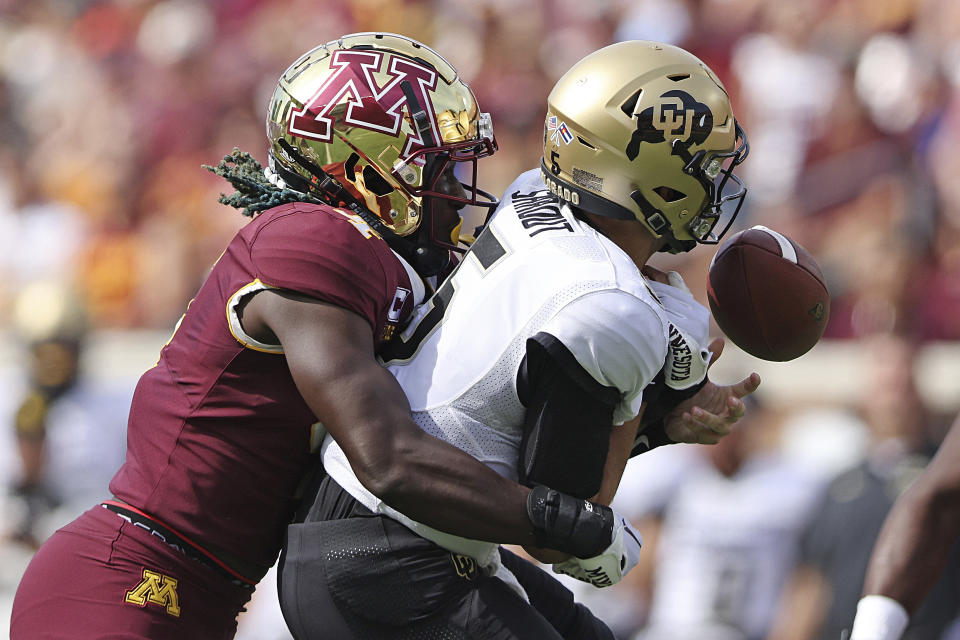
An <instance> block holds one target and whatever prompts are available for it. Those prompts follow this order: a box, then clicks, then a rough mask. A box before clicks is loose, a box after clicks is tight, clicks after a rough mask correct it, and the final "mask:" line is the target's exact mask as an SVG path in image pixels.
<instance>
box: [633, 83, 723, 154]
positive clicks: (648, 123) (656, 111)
mask: <svg viewBox="0 0 960 640" xmlns="http://www.w3.org/2000/svg"><path fill="white" fill-rule="evenodd" d="M637 97H639V96H637ZM634 115H635V116H636V117H637V130H636V131H634V132H633V135H632V136H631V137H630V143H629V144H627V157H628V158H630V159H631V160H634V159H636V157H637V154H638V153H640V145H641V144H642V143H644V142H647V143H651V144H655V143H658V142H665V141H666V139H667V136H670V138H671V139H672V140H680V141H681V142H683V143H684V144H685V145H686V146H692V145H697V144H700V143H702V142H703V141H704V140H706V139H707V137H708V136H709V135H710V132H711V131H712V130H713V114H712V113H711V112H710V107H708V106H707V105H705V104H703V103H702V102H697V101H696V100H695V99H694V98H693V96H691V95H690V94H689V93H687V92H686V91H679V90H677V89H674V90H672V91H667V92H666V93H664V94H663V95H661V96H660V102H659V103H658V104H656V105H654V106H652V107H647V108H646V109H644V110H643V111H641V112H640V113H637V114H634Z"/></svg>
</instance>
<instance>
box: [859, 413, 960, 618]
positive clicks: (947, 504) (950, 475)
mask: <svg viewBox="0 0 960 640" xmlns="http://www.w3.org/2000/svg"><path fill="white" fill-rule="evenodd" d="M958 536H960V418H958V419H957V421H955V422H954V424H953V426H952V427H951V429H950V432H949V433H948V434H947V437H946V438H945V439H944V441H943V443H942V444H941V445H940V449H939V451H938V452H937V455H936V456H934V458H933V461H932V462H931V463H930V465H929V466H928V467H927V469H926V470H925V471H924V472H923V474H921V476H920V477H919V478H918V479H917V480H916V482H915V483H914V484H913V486H912V487H910V488H909V489H908V490H907V491H906V492H905V493H904V494H903V495H902V496H900V498H899V499H898V500H897V502H896V503H895V504H894V506H893V509H892V510H891V511H890V514H889V515H888V516H887V519H886V521H885V523H884V525H883V528H882V529H881V531H880V536H879V538H878V539H877V542H876V545H875V546H874V549H873V555H872V556H871V558H870V565H869V567H868V570H867V577H866V581H865V583H864V594H880V595H885V596H888V597H890V598H893V599H894V600H896V601H897V602H899V603H900V604H902V605H903V606H904V608H905V609H906V610H907V611H908V612H909V613H913V612H914V611H916V609H917V607H918V606H919V605H920V603H921V602H922V601H923V599H924V598H925V597H926V595H927V594H928V593H929V592H930V589H931V588H933V585H934V584H935V583H936V581H937V579H938V578H939V577H940V574H941V573H942V572H943V568H944V566H945V565H946V561H947V556H948V555H949V554H950V550H951V548H952V546H953V544H954V542H956V540H957V537H958Z"/></svg>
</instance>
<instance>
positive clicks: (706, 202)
mask: <svg viewBox="0 0 960 640" xmlns="http://www.w3.org/2000/svg"><path fill="white" fill-rule="evenodd" d="M746 154H747V145H746V140H745V136H744V134H743V131H742V129H741V128H740V126H739V125H738V124H737V122H736V120H735V119H734V116H733V113H732V109H731V105H730V100H729V97H728V96H727V93H726V90H725V89H724V87H723V85H722V84H721V83H720V81H719V80H718V79H717V77H716V76H715V75H714V74H713V72H712V71H711V70H710V69H709V68H708V67H706V65H704V64H703V63H702V62H701V61H700V60H699V59H697V58H696V57H694V56H693V55H691V54H689V53H688V52H686V51H684V50H682V49H679V48H677V47H673V46H670V45H666V44H659V43H652V42H642V41H633V42H623V43H619V44H615V45H612V46H610V47H606V48H604V49H601V50H600V51H597V52H595V53H593V54H591V55H589V56H587V57H586V58H584V59H583V60H581V61H580V62H578V63H577V64H576V65H575V66H574V67H573V68H572V69H571V70H570V71H568V72H567V74H566V75H564V77H563V78H561V79H560V81H559V82H558V83H557V85H556V86H555V88H554V89H553V91H552V92H551V94H550V97H549V99H548V113H547V117H546V120H545V129H544V156H543V162H542V166H541V167H540V168H539V169H537V170H533V171H530V172H527V173H525V174H523V175H521V176H520V177H519V178H518V179H517V180H516V181H515V182H514V183H513V184H512V185H511V186H510V187H509V188H508V190H507V192H506V194H505V196H504V199H503V203H502V204H501V206H500V208H498V210H497V212H496V213H495V214H494V216H493V217H492V219H491V220H490V221H489V223H488V225H487V226H486V229H485V230H484V231H483V233H482V234H480V236H479V237H478V238H477V241H476V243H475V244H474V245H473V247H472V248H471V250H470V252H469V253H468V254H467V255H466V257H465V259H464V260H463V262H462V263H461V264H460V266H459V267H458V269H457V270H456V272H455V273H454V274H453V275H452V276H451V277H450V278H449V279H448V280H447V281H446V282H445V283H444V284H443V286H442V287H441V288H440V289H439V290H438V292H437V293H436V294H435V295H434V296H433V298H432V299H431V300H430V302H429V303H428V304H427V305H425V306H424V307H422V308H421V309H420V310H419V313H417V314H415V317H414V319H413V321H412V322H411V324H410V325H409V326H408V327H407V328H406V329H405V330H404V332H403V333H402V335H401V336H400V337H399V339H397V340H395V341H394V342H393V343H392V344H391V345H389V346H388V348H387V350H385V351H383V352H382V357H383V360H384V361H385V364H386V365H387V367H388V368H389V369H390V370H391V372H392V373H393V374H394V375H395V376H396V377H397V379H398V380H399V381H400V383H401V385H402V386H403V388H404V391H405V393H406V395H407V397H408V399H409V401H410V404H411V409H412V411H413V415H414V419H415V421H416V422H417V423H418V424H419V425H420V427H421V428H423V430H424V431H425V432H427V433H428V434H431V435H433V436H436V437H439V438H441V439H444V440H446V441H448V442H451V443H452V444H454V445H456V446H457V447H459V448H461V449H463V450H464V451H466V452H467V453H469V454H471V455H472V456H474V457H476V458H477V459H479V460H481V461H482V462H484V463H486V464H487V465H489V466H490V467H491V468H493V469H494V470H496V471H497V472H499V473H500V474H502V475H503V476H505V477H507V478H510V479H516V480H519V481H520V482H522V483H524V484H527V485H528V486H531V487H532V490H531V492H530V495H529V498H528V501H527V515H528V517H529V518H530V520H531V521H532V522H533V524H534V529H535V532H536V535H537V543H538V547H539V548H538V549H533V550H531V551H532V552H533V553H534V554H535V555H537V557H539V558H541V559H544V560H549V561H552V562H554V570H556V571H559V572H563V573H567V574H570V575H573V576H575V577H577V578H579V579H581V580H584V581H587V582H591V583H593V584H595V585H598V586H605V585H608V584H612V583H613V582H616V581H617V580H619V579H620V578H621V577H622V576H623V574H625V573H626V571H628V570H629V569H630V568H631V567H632V566H633V565H634V564H635V563H636V556H637V553H638V552H639V549H640V537H639V533H638V532H636V531H635V530H633V529H632V527H630V526H629V524H627V523H626V521H625V520H624V519H622V518H620V517H618V516H617V515H616V514H615V513H614V512H613V511H612V510H610V509H609V507H607V506H605V504H607V503H608V502H609V500H610V499H611V498H612V496H613V492H614V491H615V489H616V486H617V484H618V483H619V478H620V474H621V473H622V470H623V466H624V464H625V463H626V460H627V458H628V457H629V456H630V455H631V454H637V453H642V452H643V451H646V450H648V449H650V448H652V447H654V446H658V445H660V444H666V443H670V442H678V441H701V442H705V443H712V442H716V441H717V440H718V439H719V438H720V437H722V435H724V434H725V433H726V432H727V431H729V428H730V426H731V425H732V424H733V423H734V422H736V420H737V419H738V418H739V417H740V416H741V415H743V411H744V406H743V402H742V401H741V398H742V397H744V396H745V395H747V394H749V393H751V392H752V391H753V390H755V389H756V388H757V386H758V385H759V382H760V380H759V377H758V376H757V375H756V374H755V373H754V374H751V375H750V376H748V377H747V378H745V379H743V380H742V381H740V382H739V383H737V384H734V385H730V386H724V387H721V386H717V385H715V384H713V383H711V382H709V380H708V379H707V377H706V374H707V367H708V365H709V363H710V361H711V357H712V355H711V348H712V349H713V350H715V351H717V352H719V350H720V348H722V342H715V343H713V344H712V345H709V346H708V345H707V334H708V319H709V314H708V313H707V311H706V309H705V308H703V307H702V305H699V304H698V303H697V302H696V301H695V300H694V298H693V297H692V296H691V295H690V293H689V291H687V290H686V288H685V287H684V286H683V284H682V280H680V279H679V277H678V276H675V275H673V276H667V275H665V274H660V273H659V272H656V271H655V270H650V269H649V267H647V266H646V262H647V260H648V259H649V258H650V257H651V256H652V255H653V254H654V253H655V252H657V251H660V250H666V251H672V252H682V251H688V250H690V249H692V248H694V247H696V246H697V245H698V244H715V243H717V242H718V241H719V238H720V237H721V236H722V235H723V233H724V232H725V231H726V230H727V229H728V228H729V225H730V223H731V222H732V220H733V218H734V217H735V216H736V214H737V212H738V211H739V208H740V205H741V204H742V200H743V197H744V194H745V191H746V190H745V189H744V188H743V185H742V184H741V183H740V181H739V180H738V179H737V178H736V177H735V176H734V175H733V169H734V167H735V166H736V165H738V164H739V163H740V162H742V161H743V159H744V158H745V157H746ZM642 269H643V270H646V273H648V274H651V276H653V277H650V278H647V277H644V275H642V273H641V270H642ZM322 456H323V463H324V466H325V468H326V471H327V473H328V474H329V475H328V476H327V478H326V479H324V481H323V482H322V483H321V484H320V485H319V487H318V488H317V490H316V495H315V497H314V499H313V504H312V506H311V508H310V510H309V514H308V515H307V517H306V521H305V522H304V523H302V524H297V525H293V526H292V527H291V528H290V530H289V531H288V539H287V548H286V556H285V559H284V565H283V569H282V575H281V591H282V592H283V591H284V590H286V592H287V594H286V595H284V594H283V593H282V595H281V598H282V599H283V600H284V601H285V605H284V611H285V614H286V615H287V620H288V623H290V622H291V617H293V618H296V620H295V621H294V624H292V625H291V626H292V627H297V629H295V632H298V633H299V634H301V635H303V636H304V637H306V636H309V637H311V638H314V637H317V638H326V637H329V638H354V637H356V638H361V637H362V638H397V637H410V638H414V637H415V638H504V639H512V638H518V639H519V638H561V637H587V636H588V635H589V634H590V633H596V634H597V635H589V637H601V636H600V635H599V632H597V631H596V630H586V629H572V628H565V626H564V624H563V623H561V621H559V620H558V619H557V618H562V617H563V616H564V615H566V613H565V612H564V611H563V610H562V607H560V606H557V605H556V601H555V600H554V601H551V602H544V599H545V597H544V593H543V592H541V590H540V588H541V587H543V584H542V583H540V582H537V584H534V585H533V586H532V587H531V579H530V576H529V575H527V574H526V570H525V569H523V568H520V567H517V565H516V563H515V562H514V560H515V559H513V558H510V557H509V556H507V557H506V559H502V558H504V556H503V555H502V554H501V552H500V550H499V548H498V546H497V545H496V544H495V543H492V542H488V541H484V540H473V539H468V538H462V537H457V536H452V535H449V534H445V533H442V532H440V531H437V530H435V529H432V528H430V527H427V526H425V525H423V524H421V523H419V522H416V521H414V520H412V519H410V518H408V517H406V516H405V515H403V514H402V513H399V512H397V511H396V510H394V509H392V508H391V507H390V506H388V505H387V504H385V503H383V502H382V501H380V500H378V499H377V498H376V497H375V496H374V495H373V494H371V493H370V492H369V491H367V490H366V489H365V488H364V487H363V485H362V484H361V483H360V482H359V481H358V480H357V477H356V475H355V474H354V472H353V470H352V469H351V467H350V464H349V462H348V461H347V459H346V457H345V456H344V454H343V452H342V450H341V449H340V448H339V446H338V445H337V444H336V442H334V441H333V440H332V439H331V438H327V440H326V442H325V443H324V445H323V449H322ZM451 473H453V474H455V473H456V470H451ZM308 499H309V498H308ZM588 499H592V500H593V501H592V502H591V501H588ZM560 541H562V543H563V547H562V548H563V549H564V551H567V552H568V553H564V554H557V553H556V552H554V551H549V550H551V549H557V548H560V545H559V544H558V543H559V542H560ZM574 543H575V544H574ZM545 550H546V551H545ZM503 563H506V564H507V567H508V568H509V569H515V571H511V570H508V568H507V567H505V566H504V564H503ZM518 572H519V573H522V574H523V576H522V577H520V579H519V582H518V580H517V579H516V578H515V577H514V574H515V573H518ZM544 575H546V574H544ZM544 591H545V592H550V597H552V596H553V595H555V593H553V592H551V591H550V588H549V587H544ZM547 599H548V598H547ZM578 634H579V635H578Z"/></svg>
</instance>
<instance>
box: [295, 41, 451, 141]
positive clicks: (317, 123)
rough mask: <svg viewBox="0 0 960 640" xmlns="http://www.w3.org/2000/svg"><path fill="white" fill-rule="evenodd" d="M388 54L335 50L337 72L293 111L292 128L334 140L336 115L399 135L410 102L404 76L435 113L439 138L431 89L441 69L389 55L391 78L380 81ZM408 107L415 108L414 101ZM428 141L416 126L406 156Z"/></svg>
mask: <svg viewBox="0 0 960 640" xmlns="http://www.w3.org/2000/svg"><path fill="white" fill-rule="evenodd" d="M384 57H385V56H384V54H383V53H382V52H380V51H357V50H352V49H341V50H339V51H335V52H334V54H333V57H332V59H331V62H330V68H331V69H332V70H333V73H332V74H330V77H328V78H327V79H326V80H325V81H324V83H323V84H322V85H320V88H319V89H317V91H316V93H314V94H313V96H312V97H311V98H310V99H309V100H307V102H306V103H305V104H304V105H303V108H301V109H297V110H294V111H292V112H291V114H290V122H289V124H288V126H287V132H288V133H290V135H294V136H302V137H304V138H311V139H313V140H320V141H321V142H333V127H334V119H335V118H342V122H343V123H344V124H346V125H349V126H353V127H361V128H363V129H369V130H371V131H379V132H381V133H387V134H391V135H394V136H398V135H399V134H400V125H401V123H402V122H403V113H402V108H403V106H404V105H405V104H406V103H407V97H406V96H405V95H404V93H403V89H402V88H401V86H402V83H403V82H409V83H410V86H411V87H412V88H413V92H414V95H416V97H417V100H418V101H419V102H420V107H421V108H423V109H424V110H425V111H426V112H427V114H428V115H429V117H430V128H431V129H432V131H433V138H434V140H439V139H440V135H439V131H438V130H437V122H436V116H435V115H434V111H433V102H432V100H431V99H430V91H432V90H433V89H435V88H436V86H437V72H436V71H434V70H433V69H431V68H429V67H426V66H424V65H421V64H417V63H416V62H414V61H412V60H409V59H407V58H402V57H400V56H389V60H390V62H389V66H388V68H387V71H386V73H387V74H388V75H389V76H390V80H389V81H387V83H386V84H385V85H384V86H382V87H381V86H379V85H378V84H377V80H376V78H374V77H373V74H374V73H378V72H379V71H380V69H381V67H382V66H383V59H384ZM344 102H346V109H344V110H338V111H337V112H336V113H335V112H334V109H335V107H337V106H338V105H340V104H342V103H344ZM407 110H408V112H409V111H410V108H409V106H408V107H407ZM423 146H424V141H423V139H422V138H421V136H420V133H419V132H418V131H417V130H416V127H413V133H412V134H410V135H409V136H407V142H406V144H405V145H404V149H403V152H402V156H403V157H407V156H409V155H410V153H411V152H412V151H414V150H415V149H418V148H422V147H423Z"/></svg>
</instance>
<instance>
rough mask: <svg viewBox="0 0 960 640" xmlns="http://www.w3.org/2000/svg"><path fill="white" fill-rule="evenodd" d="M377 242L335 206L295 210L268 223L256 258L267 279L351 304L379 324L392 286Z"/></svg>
mask: <svg viewBox="0 0 960 640" xmlns="http://www.w3.org/2000/svg"><path fill="white" fill-rule="evenodd" d="M377 243H380V244H383V241H382V240H381V239H380V238H378V237H376V236H374V237H366V236H364V235H363V234H362V233H361V232H360V231H358V230H357V228H356V227H354V226H353V225H352V224H351V223H350V221H349V220H347V219H346V218H345V217H343V216H340V215H339V214H337V213H335V212H332V211H325V210H321V209H318V210H315V211H295V212H292V213H290V214H286V215H283V216H278V217H277V218H276V219H274V220H271V221H269V222H268V223H267V224H265V225H264V226H263V228H262V229H261V230H260V231H259V233H258V234H257V235H256V237H255V238H254V239H253V241H252V242H251V244H250V259H251V261H252V263H253V265H254V268H255V269H256V274H257V277H258V278H259V279H260V280H261V282H263V283H264V284H267V285H270V286H272V287H277V288H280V289H288V290H290V291H295V292H297V293H302V294H304V295H306V296H309V297H311V298H316V299H317V300H322V301H324V302H329V303H331V304H335V305H337V306H338V307H342V308H344V309H348V310H349V311H353V312H354V313H356V314H358V315H359V316H361V317H363V318H365V319H366V320H367V322H369V323H370V326H371V327H373V328H376V327H377V326H378V318H380V317H381V316H382V315H383V311H384V310H383V306H384V304H385V302H384V300H385V297H386V293H385V291H386V289H387V287H386V276H385V274H386V269H385V267H384V264H383V259H384V256H383V255H381V253H382V252H381V251H380V250H379V249H380V247H379V245H378V244H377ZM383 248H384V249H385V250H386V251H387V252H389V249H386V245H385V244H384V245H383ZM391 293H392V292H391Z"/></svg>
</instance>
